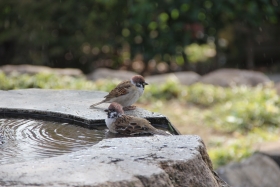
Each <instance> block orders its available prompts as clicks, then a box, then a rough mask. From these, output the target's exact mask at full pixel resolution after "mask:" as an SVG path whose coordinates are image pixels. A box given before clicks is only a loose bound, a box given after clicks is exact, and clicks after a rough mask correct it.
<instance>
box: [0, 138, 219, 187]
mask: <svg viewBox="0 0 280 187" xmlns="http://www.w3.org/2000/svg"><path fill="white" fill-rule="evenodd" d="M0 185H2V186H9V185H10V186H83V185H86V186H114V187H115V186H139V187H140V186H141V187H142V186H157V187H158V186H159V187H160V186H168V187H169V186H201V187H204V186H205V187H206V186H207V187H212V186H222V182H221V181H220V179H219V178H218V176H216V175H215V173H214V172H213V168H212V164H211V161H210V160H209V157H208V155H207V152H206V149H205V146H204V143H203V142H202V140H201V139H200V138H199V137H198V136H190V135H185V136H168V137H166V136H153V137H136V138H135V137H134V138H113V139H105V140H103V141H101V142H100V143H98V144H96V145H94V146H92V147H90V148H88V149H86V150H82V151H78V152H74V153H71V154H66V155H62V156H58V157H53V158H47V159H41V160H36V161H32V162H23V163H16V164H8V165H2V166H1V167H0Z"/></svg>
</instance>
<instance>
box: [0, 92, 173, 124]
mask: <svg viewBox="0 0 280 187" xmlns="http://www.w3.org/2000/svg"><path fill="white" fill-rule="evenodd" d="M106 94H107V92H100V91H77V90H45V89H25V90H9V91H0V100H1V102H0V114H1V113H2V114H3V113H7V114H8V113H9V112H14V113H17V112H21V113H26V114H33V115H34V114H38V115H46V116H47V117H50V116H53V117H59V118H61V119H63V118H67V119H71V120H72V121H73V122H78V121H80V122H84V123H85V124H88V125H98V124H101V125H104V119H105V118H106V113H105V112H104V110H105V109H107V108H108V106H109V104H108V103H105V104H101V105H99V106H97V107H96V108H94V109H90V108H89V106H90V105H91V104H93V103H97V102H99V101H101V100H102V99H103V97H104V96H105V95H106ZM126 114H128V115H133V116H138V117H143V118H147V119H151V120H155V121H156V120H158V121H159V123H161V122H162V123H166V125H167V123H169V121H168V120H167V119H166V117H164V116H163V115H161V114H157V113H153V112H149V111H147V110H144V109H141V108H137V109H136V110H134V111H127V112H126ZM155 123H156V122H155Z"/></svg>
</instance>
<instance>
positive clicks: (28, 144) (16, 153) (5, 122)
mask: <svg viewBox="0 0 280 187" xmlns="http://www.w3.org/2000/svg"><path fill="white" fill-rule="evenodd" d="M106 131H107V130H106V129H105V126H104V128H101V129H98V130H97V129H87V128H83V127H79V126H76V125H70V124H67V123H58V122H49V121H40V120H33V119H14V118H7V119H0V135H1V136H2V137H1V136H0V138H1V139H3V140H2V142H3V143H2V144H1V143H0V165H1V164H8V163H15V162H22V161H27V160H34V159H38V158H48V157H54V156H58V155H62V154H65V153H69V152H73V151H78V150H81V149H85V148H87V147H90V146H92V145H94V144H96V143H98V142H99V141H101V140H102V139H104V137H105V134H106ZM0 142H1V141H0Z"/></svg>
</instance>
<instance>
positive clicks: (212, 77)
mask: <svg viewBox="0 0 280 187" xmlns="http://www.w3.org/2000/svg"><path fill="white" fill-rule="evenodd" d="M198 82H201V83H204V84H212V85H216V86H222V87H228V86H230V85H232V84H234V85H247V86H257V85H258V84H264V83H268V82H270V79H269V78H268V77H267V76H266V75H264V74H263V73H261V72H256V71H248V70H239V69H219V70H216V71H213V72H211V73H209V74H206V75H204V76H202V77H201V79H200V80H199V81H198Z"/></svg>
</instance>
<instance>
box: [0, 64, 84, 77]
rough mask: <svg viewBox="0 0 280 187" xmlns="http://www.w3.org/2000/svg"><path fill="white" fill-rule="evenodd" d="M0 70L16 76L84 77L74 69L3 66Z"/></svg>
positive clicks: (79, 71)
mask: <svg viewBox="0 0 280 187" xmlns="http://www.w3.org/2000/svg"><path fill="white" fill-rule="evenodd" d="M0 70H1V71H3V72H4V73H5V74H11V73H18V74H30V75H34V74H37V73H54V74H57V75H68V76H74V77H79V76H84V74H83V72H82V71H81V70H79V69H75V68H50V67H47V66H33V65H27V64H26V65H25V64H24V65H4V66H1V67H0Z"/></svg>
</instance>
